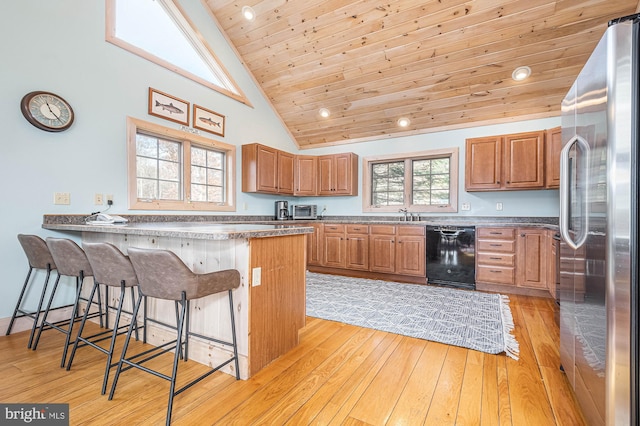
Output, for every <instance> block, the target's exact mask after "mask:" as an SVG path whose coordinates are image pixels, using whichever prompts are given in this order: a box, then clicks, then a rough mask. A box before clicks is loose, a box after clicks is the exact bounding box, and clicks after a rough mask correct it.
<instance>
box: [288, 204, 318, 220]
mask: <svg viewBox="0 0 640 426" xmlns="http://www.w3.org/2000/svg"><path fill="white" fill-rule="evenodd" d="M291 216H292V219H293V220H296V219H317V218H318V206H317V205H315V204H297V205H294V206H293V207H292V212H291Z"/></svg>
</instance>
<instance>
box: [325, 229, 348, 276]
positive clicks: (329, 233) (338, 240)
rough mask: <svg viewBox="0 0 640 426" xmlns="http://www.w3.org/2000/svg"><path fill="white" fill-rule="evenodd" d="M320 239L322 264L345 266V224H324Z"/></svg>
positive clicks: (334, 266)
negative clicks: (321, 243) (321, 242)
mask: <svg viewBox="0 0 640 426" xmlns="http://www.w3.org/2000/svg"><path fill="white" fill-rule="evenodd" d="M322 241H323V245H322V255H323V262H322V264H323V266H327V267H330V268H345V267H346V266H347V240H346V233H345V225H341V224H338V225H327V224H325V225H324V229H323V238H322Z"/></svg>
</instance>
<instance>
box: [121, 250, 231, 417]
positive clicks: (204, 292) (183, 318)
mask: <svg viewBox="0 0 640 426" xmlns="http://www.w3.org/2000/svg"><path fill="white" fill-rule="evenodd" d="M128 253H129V258H130V259H131V263H132V264H133V268H134V270H135V272H136V275H137V276H138V283H139V293H140V294H139V296H138V301H137V302H136V306H135V308H134V316H135V315H136V313H137V312H138V309H139V308H140V304H141V302H142V298H143V296H148V297H153V298H157V299H164V300H173V301H175V302H176V310H177V311H178V309H177V308H178V306H179V307H180V309H179V313H178V318H177V324H176V329H177V336H176V339H175V340H173V341H171V342H167V343H165V344H163V345H160V346H158V347H156V348H153V349H150V350H148V351H145V352H142V353H139V354H136V355H133V356H130V357H127V348H128V346H129V340H130V338H131V334H132V332H133V324H132V325H131V326H130V327H129V331H128V332H127V338H126V340H125V343H124V347H123V349H122V356H121V358H120V362H119V363H118V368H117V369H116V374H115V377H114V379H113V383H112V385H111V392H110V393H109V399H112V398H113V395H114V393H115V390H116V386H117V384H118V378H119V376H120V373H121V372H122V371H125V370H127V369H129V368H132V367H135V368H138V369H140V370H143V371H146V372H148V373H151V374H153V375H155V376H157V377H161V378H163V379H165V380H168V381H169V382H170V383H171V385H170V390H169V402H168V405H167V417H166V424H167V425H168V424H170V423H171V412H172V408H173V398H174V397H175V396H176V395H178V394H179V393H181V392H182V391H184V390H186V389H188V388H189V387H191V386H192V385H194V384H195V383H197V382H199V381H200V380H202V379H204V378H205V377H207V376H209V375H210V374H212V373H214V372H216V371H218V370H219V369H221V368H223V367H224V366H226V365H227V364H229V363H231V362H235V372H236V379H239V378H240V373H239V371H238V368H239V365H238V347H237V343H236V330H235V320H234V315H233V311H234V310H233V295H232V290H233V289H234V288H238V286H239V285H240V273H239V272H238V271H237V270H235V269H227V270H223V271H217V272H211V273H208V274H196V273H193V272H192V271H191V269H189V267H188V266H187V265H185V264H184V263H183V262H182V260H180V258H179V257H178V256H177V255H176V254H174V253H173V252H171V251H167V250H153V249H140V248H133V247H132V248H129V249H128ZM224 291H226V292H228V295H229V311H230V316H231V335H232V342H226V341H222V340H219V339H215V338H212V337H208V336H203V335H199V334H195V333H192V332H190V330H189V321H188V312H189V301H190V300H193V299H198V298H201V297H205V296H209V295H211V294H215V293H220V292H224ZM149 321H151V320H149ZM185 323H186V326H185ZM183 334H184V335H185V342H184V346H185V349H184V351H183V349H182V348H183ZM189 336H197V337H199V338H201V339H207V340H209V341H213V342H216V343H219V344H222V345H226V346H229V347H231V348H232V349H233V357H231V358H229V359H227V360H226V361H224V362H222V363H221V364H220V365H218V366H216V367H214V368H213V369H212V370H210V371H208V372H207V373H205V374H203V375H201V376H199V377H198V378H196V379H194V380H192V381H190V382H189V383H187V384H186V385H184V386H183V387H181V388H180V389H178V390H176V388H175V387H176V375H177V370H178V359H179V358H181V357H184V360H185V361H186V360H187V359H188V356H187V354H188V350H187V347H188V346H187V344H188V342H189ZM171 350H174V357H173V369H172V374H171V376H168V375H165V374H162V373H160V372H158V371H155V370H152V369H149V368H147V367H144V366H142V364H143V363H144V362H146V361H148V360H150V359H153V358H155V357H156V356H158V355H159V353H164V352H168V351H171ZM140 358H142V359H140ZM124 365H126V367H125V368H123V366H124Z"/></svg>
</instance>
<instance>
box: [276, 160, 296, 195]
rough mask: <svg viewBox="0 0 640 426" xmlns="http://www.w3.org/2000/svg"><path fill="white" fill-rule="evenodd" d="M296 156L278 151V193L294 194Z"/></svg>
mask: <svg viewBox="0 0 640 426" xmlns="http://www.w3.org/2000/svg"><path fill="white" fill-rule="evenodd" d="M294 159H295V156H294V155H293V154H289V153H288V152H284V151H278V193H280V194H293V180H294V177H293V163H294Z"/></svg>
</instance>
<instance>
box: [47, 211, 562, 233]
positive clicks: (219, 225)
mask: <svg viewBox="0 0 640 426" xmlns="http://www.w3.org/2000/svg"><path fill="white" fill-rule="evenodd" d="M122 216H123V217H125V218H127V219H129V224H128V225H126V226H118V225H112V226H111V227H112V228H113V229H112V230H110V231H105V230H103V229H102V228H104V227H105V226H107V225H97V226H95V225H94V226H91V228H92V229H89V225H85V224H84V221H85V219H86V216H83V215H44V218H43V227H44V228H45V229H57V230H74V231H94V232H111V233H123V234H126V233H130V234H137V235H142V233H143V232H144V235H159V234H151V233H150V232H151V230H152V229H156V232H183V233H184V232H189V233H191V234H194V233H197V232H202V233H204V234H206V235H210V234H211V233H215V234H221V233H225V232H226V233H229V235H236V234H237V235H240V236H237V237H235V236H229V237H227V238H248V237H250V238H253V237H260V236H273V235H285V234H295V233H308V232H311V231H309V230H311V229H312V228H311V227H312V226H313V225H314V224H319V223H327V224H359V225H412V226H476V227H479V226H499V227H518V226H525V227H534V228H546V229H553V230H557V229H558V218H557V217H505V216H498V217H489V216H421V217H420V220H419V221H404V220H401V217H400V216H325V217H324V218H322V219H317V220H275V219H274V218H273V216H243V215H170V214H167V215H151V214H149V215H127V214H123V215H122ZM160 225H162V226H160ZM72 226H73V227H78V226H79V227H81V228H73V229H72V228H71V227H72ZM203 226H204V227H203ZM262 226H266V227H268V228H261V227H262ZM161 229H164V230H163V231H162V230H161ZM170 229H173V231H170ZM178 229H179V231H178ZM214 229H219V231H214ZM303 229H305V230H307V231H302V230H303ZM248 232H253V234H251V235H249V236H248V237H247V236H246V233H248ZM272 232H273V233H272ZM194 238H195V237H194ZM208 238H210V237H208ZM218 239H222V238H218Z"/></svg>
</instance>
